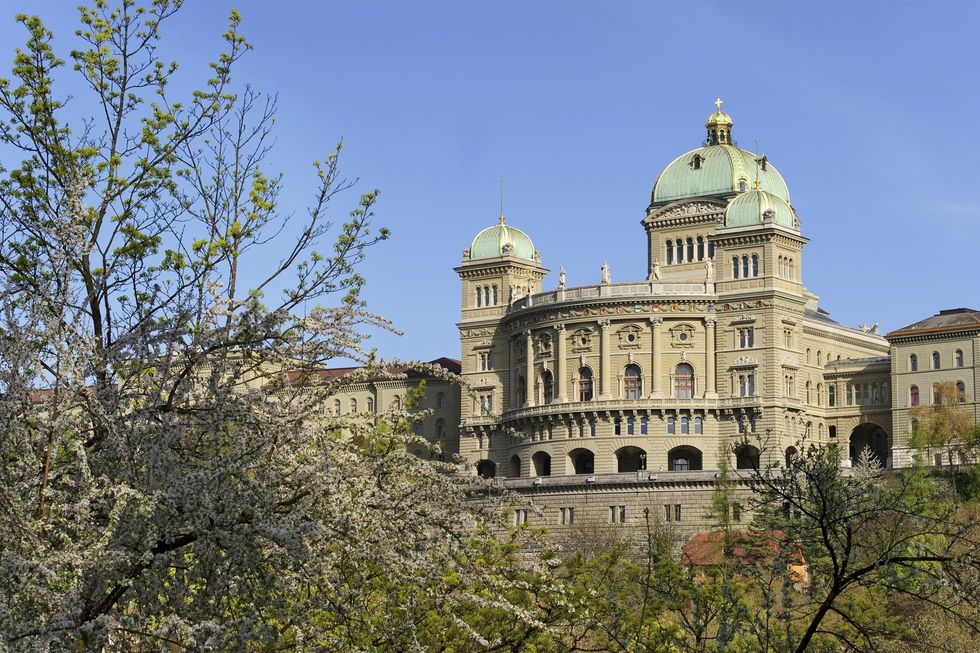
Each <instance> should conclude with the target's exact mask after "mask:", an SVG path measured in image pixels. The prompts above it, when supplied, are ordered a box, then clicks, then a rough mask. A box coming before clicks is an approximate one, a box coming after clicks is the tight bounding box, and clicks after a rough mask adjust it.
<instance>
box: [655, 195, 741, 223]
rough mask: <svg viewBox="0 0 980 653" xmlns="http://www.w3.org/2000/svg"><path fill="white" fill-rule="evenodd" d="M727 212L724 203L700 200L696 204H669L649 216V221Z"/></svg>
mask: <svg viewBox="0 0 980 653" xmlns="http://www.w3.org/2000/svg"><path fill="white" fill-rule="evenodd" d="M724 212H725V205H724V204H723V203H716V202H709V201H705V200H698V201H694V202H683V203H680V204H668V205H667V206H664V207H661V208H659V209H655V210H653V211H651V212H650V215H648V216H647V221H651V222H652V221H654V220H671V219H674V218H687V217H692V216H702V215H704V216H707V215H715V214H718V213H724Z"/></svg>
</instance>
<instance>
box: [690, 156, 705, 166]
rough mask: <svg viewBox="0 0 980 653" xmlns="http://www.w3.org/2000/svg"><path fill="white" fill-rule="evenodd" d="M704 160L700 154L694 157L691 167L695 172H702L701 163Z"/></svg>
mask: <svg viewBox="0 0 980 653" xmlns="http://www.w3.org/2000/svg"><path fill="white" fill-rule="evenodd" d="M703 160H704V159H703V157H702V156H701V155H700V154H695V155H694V158H693V159H692V160H691V167H692V168H694V169H695V170H700V169H701V161H703Z"/></svg>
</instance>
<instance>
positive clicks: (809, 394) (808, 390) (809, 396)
mask: <svg viewBox="0 0 980 653" xmlns="http://www.w3.org/2000/svg"><path fill="white" fill-rule="evenodd" d="M806 403H808V404H810V403H813V384H811V383H810V382H809V381H807V382H806Z"/></svg>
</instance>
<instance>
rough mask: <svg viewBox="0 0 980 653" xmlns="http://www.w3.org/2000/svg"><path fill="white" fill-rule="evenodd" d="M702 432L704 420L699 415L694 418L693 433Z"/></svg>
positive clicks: (698, 433)
mask: <svg viewBox="0 0 980 653" xmlns="http://www.w3.org/2000/svg"><path fill="white" fill-rule="evenodd" d="M703 432H704V420H703V419H702V418H701V416H700V415H698V416H697V417H695V418H694V434H695V435H701V434H702V433H703Z"/></svg>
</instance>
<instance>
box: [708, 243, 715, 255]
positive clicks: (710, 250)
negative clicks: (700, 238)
mask: <svg viewBox="0 0 980 653" xmlns="http://www.w3.org/2000/svg"><path fill="white" fill-rule="evenodd" d="M708 258H710V259H714V258H715V244H714V243H710V242H709V243H708Z"/></svg>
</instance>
